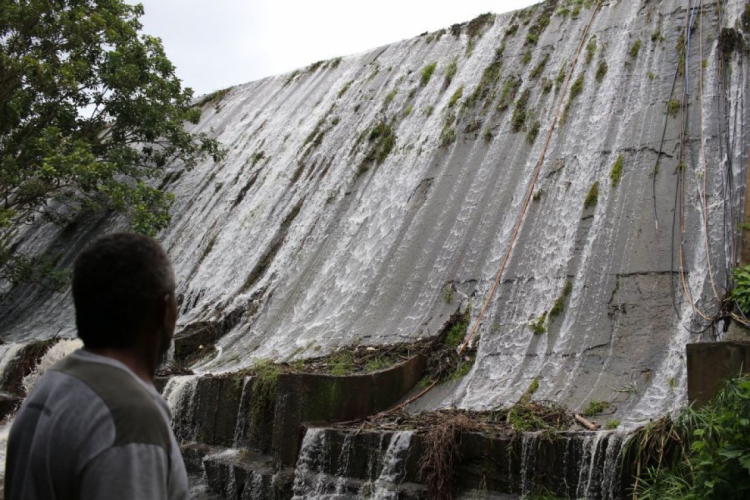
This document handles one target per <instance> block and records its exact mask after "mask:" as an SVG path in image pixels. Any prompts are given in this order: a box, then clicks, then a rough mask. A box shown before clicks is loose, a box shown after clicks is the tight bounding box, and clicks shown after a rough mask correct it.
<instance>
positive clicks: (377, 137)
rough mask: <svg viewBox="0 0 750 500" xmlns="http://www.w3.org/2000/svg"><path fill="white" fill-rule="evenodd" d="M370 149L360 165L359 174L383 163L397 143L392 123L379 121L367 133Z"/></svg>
mask: <svg viewBox="0 0 750 500" xmlns="http://www.w3.org/2000/svg"><path fill="white" fill-rule="evenodd" d="M367 144H368V150H367V153H366V154H365V157H364V159H363V160H362V163H360V165H359V169H358V171H357V176H359V175H362V174H363V173H365V172H366V171H367V170H369V168H370V167H372V166H373V165H382V164H383V162H384V161H385V159H386V158H388V155H389V154H391V151H393V148H394V146H395V145H396V133H395V132H394V131H393V127H392V126H391V124H390V123H387V122H385V121H379V122H377V123H376V124H375V125H373V126H372V128H370V131H369V132H368V133H367Z"/></svg>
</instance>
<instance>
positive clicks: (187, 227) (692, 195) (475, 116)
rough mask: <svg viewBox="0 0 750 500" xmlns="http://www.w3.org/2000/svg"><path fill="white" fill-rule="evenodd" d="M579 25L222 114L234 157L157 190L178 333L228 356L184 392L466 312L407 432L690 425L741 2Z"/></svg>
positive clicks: (386, 68)
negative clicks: (466, 327) (544, 403)
mask: <svg viewBox="0 0 750 500" xmlns="http://www.w3.org/2000/svg"><path fill="white" fill-rule="evenodd" d="M568 3H570V2H566V1H564V0H560V1H554V0H548V1H547V2H545V3H542V4H539V5H537V6H534V7H532V8H530V9H527V10H525V11H520V12H517V13H510V14H504V15H500V16H495V17H492V16H490V17H488V18H484V19H485V21H487V22H486V23H482V22H475V23H470V24H468V25H456V26H454V27H451V28H450V29H447V30H444V31H441V32H437V33H429V34H425V35H422V36H419V37H417V38H414V39H410V40H405V41H402V42H399V43H395V44H392V45H389V46H386V47H381V48H378V49H376V50H373V51H370V52H367V53H364V54H360V55H356V56H350V57H344V58H341V59H336V60H332V61H326V62H324V63H322V64H315V65H312V66H311V67H309V68H306V69H303V70H300V71H297V72H294V73H292V74H288V75H281V76H277V77H271V78H267V79H264V80H260V81H257V82H253V83H249V84H246V85H242V86H239V87H235V88H232V89H230V90H229V91H228V92H227V93H226V94H225V95H222V96H218V97H217V98H216V99H214V100H210V101H209V102H208V104H206V105H205V111H206V112H205V114H204V118H203V120H202V121H201V123H200V124H199V125H198V126H197V129H198V130H202V131H212V132H213V133H215V134H216V135H217V136H218V137H219V139H220V140H221V141H222V142H223V143H224V144H226V145H227V148H228V155H227V157H226V159H225V160H224V161H222V162H221V163H219V164H213V163H206V164H203V165H200V166H199V167H197V168H195V169H193V170H192V171H189V172H183V171H181V170H180V169H179V166H175V167H174V170H172V171H170V172H169V173H168V175H167V176H166V178H165V179H164V184H163V185H164V186H165V187H166V188H167V189H169V190H170V191H172V192H174V193H175V194H176V196H177V202H176V205H175V208H174V218H173V223H172V224H171V226H170V227H169V229H167V230H166V231H165V232H164V233H163V234H162V235H161V238H162V240H163V241H164V243H165V245H166V246H167V248H168V250H169V252H170V254H171V256H172V257H173V259H174V262H175V267H176V271H177V274H178V277H179V294H180V301H181V309H180V312H181V316H180V327H181V329H182V331H183V332H184V335H198V334H200V335H205V334H206V332H209V337H211V338H216V339H218V342H217V344H216V347H217V350H216V354H215V355H213V356H211V357H209V358H207V359H204V360H203V361H201V362H200V363H198V364H197V365H196V366H194V367H193V368H194V369H195V370H196V371H197V372H198V373H213V374H221V373H227V372H233V371H236V370H239V369H243V368H248V367H251V366H253V365H254V364H255V363H256V362H258V360H265V359H271V360H274V361H293V360H296V359H301V358H310V357H316V356H320V355H323V354H326V353H330V352H334V351H335V350H337V349H338V348H340V347H344V346H352V345H382V344H393V343H399V342H405V341H411V340H416V339H419V338H430V337H432V336H434V335H435V334H436V332H437V331H438V330H439V328H440V327H441V325H443V324H444V323H445V321H446V319H447V318H448V317H449V316H450V315H452V314H454V313H455V311H456V310H457V308H458V307H459V304H461V303H464V304H469V305H470V306H471V308H470V310H471V325H472V328H473V326H474V325H475V324H477V322H479V323H478V327H477V331H476V335H475V336H474V337H473V341H474V342H476V343H477V346H478V355H477V360H476V363H475V365H474V367H473V368H472V370H471V372H470V373H469V374H468V375H467V376H465V377H464V378H463V379H462V380H461V381H460V382H458V383H454V384H451V385H450V386H445V387H439V388H437V389H435V390H434V391H432V392H431V393H430V394H428V395H427V396H425V397H424V398H422V399H421V400H420V401H419V405H418V406H420V407H421V408H425V409H435V408H440V407H444V406H447V405H454V406H456V407H459V408H468V409H489V408H494V407H497V406H501V405H507V404H509V403H512V402H515V401H517V400H518V399H519V397H520V396H521V395H522V394H523V393H524V392H525V391H526V390H527V388H528V387H529V385H530V384H531V382H532V381H533V380H534V379H536V378H538V379H539V389H538V392H537V393H536V394H535V397H538V398H539V399H546V400H553V401H557V402H561V403H563V404H565V405H567V406H568V407H570V408H571V409H577V408H581V407H582V406H583V405H585V404H586V403H587V402H588V401H591V400H606V401H612V402H613V410H612V411H613V412H614V413H613V415H612V416H611V417H609V418H618V419H620V420H622V421H623V425H624V426H625V427H627V426H632V425H636V424H638V423H641V422H644V421H647V420H648V419H649V418H651V417H655V416H659V415H663V414H665V413H667V412H670V411H672V410H674V409H676V408H678V407H680V406H681V405H682V404H683V403H684V399H685V392H686V381H685V380H686V377H685V361H684V346H685V344H686V343H688V342H689V341H696V340H711V339H713V338H716V337H721V335H722V333H723V330H722V328H717V327H716V325H717V324H716V322H715V320H716V318H717V317H718V315H719V314H720V309H721V301H722V299H723V296H724V294H725V289H726V284H727V273H728V269H730V268H731V267H732V266H733V265H735V264H736V262H737V261H738V255H739V241H740V234H739V229H738V224H739V223H740V222H742V216H741V210H740V208H741V207H742V206H743V201H744V196H745V188H746V179H745V174H746V165H747V161H748V146H749V145H750V137H749V136H748V131H747V129H746V126H745V125H746V124H747V123H748V114H749V113H750V106H748V105H747V96H748V90H749V89H748V73H747V63H748V60H747V52H745V50H744V49H743V48H742V47H741V46H740V45H741V43H739V42H738V43H737V44H736V45H737V46H736V47H734V46H730V45H728V44H726V43H724V44H721V46H720V43H719V42H720V40H725V41H726V39H725V38H722V37H721V36H720V34H721V33H722V30H725V29H729V30H733V31H731V32H730V34H732V33H735V34H739V35H740V37H739V38H740V39H742V36H744V38H745V39H746V38H747V34H744V33H743V31H741V30H742V23H741V16H742V13H743V11H744V9H745V3H744V2H743V1H741V0H729V1H724V2H720V3H719V2H716V1H699V0H692V1H688V0H684V1H683V0H667V1H661V2H656V1H650V0H634V1H625V0H621V1H617V0H608V1H602V2H599V3H597V2H595V1H591V2H583V5H579V6H578V8H576V6H575V5H573V3H571V5H568ZM576 4H577V2H576ZM597 5H598V8H597ZM561 10H563V12H564V11H565V10H567V15H559V14H556V13H558V12H560V11H561ZM546 19H548V20H549V24H548V25H547V23H546ZM587 30H588V31H587ZM735 41H737V39H736V38H735ZM684 42H687V43H684ZM683 47H684V48H685V50H684V52H682V51H681V50H682V48H683ZM579 49H580V56H577V54H579ZM732 49H733V50H732ZM432 63H434V64H435V67H434V71H433V72H432V74H431V75H430V74H429V73H430V72H429V71H426V72H425V71H424V70H425V67H426V66H428V65H430V64H432ZM540 162H541V163H540ZM618 165H619V166H618ZM537 166H540V168H541V170H540V171H539V175H538V176H536V175H535V173H536V168H537ZM595 186H596V193H595V194H594V192H593V191H594V189H593V188H594V187H595ZM519 221H520V226H518V227H519V231H518V234H517V237H514V233H515V231H514V230H515V228H516V225H517V224H518V223H519ZM119 227H123V226H122V222H121V221H118V220H113V219H97V220H82V221H80V222H79V223H78V224H77V226H75V227H71V228H67V229H66V230H60V229H55V228H52V227H49V226H45V225H40V226H37V227H33V228H30V229H29V231H27V232H26V233H25V234H24V235H23V237H22V238H21V240H20V241H19V248H21V249H23V250H25V251H28V252H32V253H48V254H50V255H55V256H59V257H61V260H60V262H61V263H63V264H64V263H65V262H70V261H71V260H72V258H73V257H74V255H75V252H76V251H77V249H78V248H79V247H80V245H82V244H83V243H84V242H85V241H86V240H87V239H88V238H89V237H90V236H92V235H94V234H98V233H99V232H103V231H108V230H113V229H116V228H119ZM509 250H510V253H508V252H509ZM506 255H509V260H508V262H507V266H506V267H504V272H503V273H502V275H501V276H500V284H499V287H498V288H497V290H496V291H495V293H492V290H493V285H494V284H495V280H496V277H497V274H498V271H499V270H500V269H501V268H503V262H504V259H505V256H506ZM566 282H570V283H571V285H572V288H571V289H570V293H569V294H564V293H563V291H564V290H565V289H566ZM558 298H561V299H562V304H561V305H563V306H564V307H563V308H562V311H561V310H560V309H559V308H557V309H553V308H554V305H555V302H556V301H557V299H558ZM13 299H14V300H13V302H12V303H11V304H10V305H8V306H3V308H2V309H1V310H0V317H1V318H2V320H1V324H2V326H1V327H0V329H1V333H2V335H3V338H5V339H9V340H14V341H17V342H23V341H29V340H31V339H40V338H51V337H53V336H60V335H62V336H73V335H74V325H73V321H72V305H71V303H70V299H69V296H67V295H65V296H57V295H55V296H50V295H46V294H44V293H43V292H38V291H34V290H31V289H18V290H17V291H16V292H15V295H14V297H13ZM485 303H488V307H487V308H486V313H485V314H484V315H483V316H482V318H481V320H480V314H481V311H482V310H483V309H484V306H485ZM553 311H554V312H553ZM540 318H541V321H540V322H539V324H540V325H541V326H542V328H540V329H537V330H538V331H539V332H540V333H536V334H535V333H534V332H533V331H532V328H531V327H530V323H532V322H537V321H538V320H539V319H540ZM719 326H721V323H719ZM542 330H543V333H542V332H541V331H542ZM196 338H201V339H202V338H203V337H196ZM201 342H202V341H201ZM398 439H399V440H400V441H399V442H402V441H403V440H404V439H406V438H405V437H403V436H399V437H398ZM311 442H312V441H311ZM402 444H403V443H402ZM592 495H593V494H592Z"/></svg>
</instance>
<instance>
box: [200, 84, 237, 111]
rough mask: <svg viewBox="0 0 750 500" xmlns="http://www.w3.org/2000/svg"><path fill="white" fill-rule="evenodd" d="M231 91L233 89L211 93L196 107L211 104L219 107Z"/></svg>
mask: <svg viewBox="0 0 750 500" xmlns="http://www.w3.org/2000/svg"><path fill="white" fill-rule="evenodd" d="M230 90H232V87H228V88H226V89H221V90H217V91H216V92H211V93H210V94H208V95H205V96H203V98H202V99H201V100H200V101H198V102H197V103H196V106H198V107H199V108H202V107H203V106H207V105H210V104H214V105H216V106H218V105H219V103H220V102H221V100H222V99H224V97H226V95H227V94H228V93H229V91H230Z"/></svg>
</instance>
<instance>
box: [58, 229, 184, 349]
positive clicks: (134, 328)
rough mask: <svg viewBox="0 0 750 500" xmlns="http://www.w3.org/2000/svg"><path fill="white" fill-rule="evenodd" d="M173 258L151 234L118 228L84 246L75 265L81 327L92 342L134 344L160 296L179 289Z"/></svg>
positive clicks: (75, 299) (88, 343) (75, 298)
mask: <svg viewBox="0 0 750 500" xmlns="http://www.w3.org/2000/svg"><path fill="white" fill-rule="evenodd" d="M174 289H175V280H174V271H173V270H172V264H171V262H170V261H169V257H167V254H166V252H165V251H164V249H163V248H162V247H161V245H160V244H159V243H158V242H157V241H156V240H154V239H153V238H149V237H148V236H143V235H140V234H134V233H113V234H108V235H106V236H102V237H100V238H97V239H96V240H95V241H94V242H92V243H91V244H89V245H88V246H87V247H86V248H84V249H83V251H81V253H80V254H79V255H78V257H77V258H76V261H75V266H74V270H73V303H74V304H75V308H76V327H77V328H78V336H79V337H80V338H81V340H83V343H84V345H86V346H87V347H92V348H112V349H122V348H128V347H133V346H134V345H135V342H136V339H137V335H138V334H139V333H141V330H142V329H143V328H144V327H145V326H146V325H147V323H148V322H149V321H151V320H152V319H153V314H154V313H155V311H156V307H157V306H158V305H159V301H160V300H161V299H162V297H164V295H165V294H168V293H171V294H174Z"/></svg>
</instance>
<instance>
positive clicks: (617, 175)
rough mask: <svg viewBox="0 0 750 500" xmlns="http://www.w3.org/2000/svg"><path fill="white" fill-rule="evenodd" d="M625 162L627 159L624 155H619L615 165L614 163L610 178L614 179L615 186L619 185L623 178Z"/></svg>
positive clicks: (613, 184)
mask: <svg viewBox="0 0 750 500" xmlns="http://www.w3.org/2000/svg"><path fill="white" fill-rule="evenodd" d="M624 162H625V159H624V158H623V157H622V155H617V160H615V163H614V165H612V170H610V171H609V178H610V180H611V181H612V187H613V188H614V187H617V185H618V184H619V183H620V180H621V179H622V166H623V163H624Z"/></svg>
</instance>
